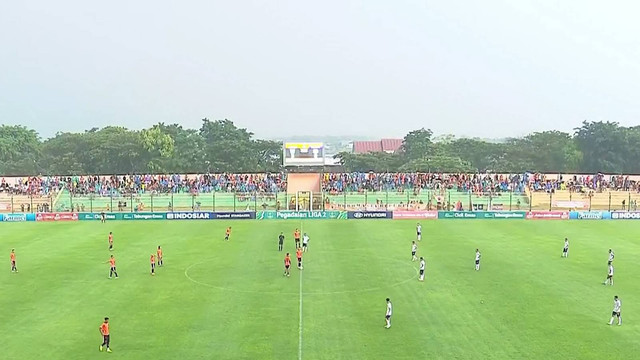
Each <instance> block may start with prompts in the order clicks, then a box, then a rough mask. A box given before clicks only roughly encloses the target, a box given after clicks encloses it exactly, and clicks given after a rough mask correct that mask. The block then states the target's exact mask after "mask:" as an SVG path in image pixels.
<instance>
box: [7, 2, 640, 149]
mask: <svg viewBox="0 0 640 360" xmlns="http://www.w3.org/2000/svg"><path fill="white" fill-rule="evenodd" d="M639 13H640V2H638V1H601V0H598V1H595V0H593V1H592V0H574V1H570V0H563V1H557V0H555V1H525V0H503V1H500V0H493V1H491V0H490V1H442V0H438V1H401V0H393V1H390V0H387V1H380V0H366V1H350V0H325V1H314V2H310V1H302V0H292V1H284V0H276V1H273V0H265V1H242V0H238V1H230V0H227V1H214V0H203V1H171V2H169V1H158V0H156V1H146V0H145V1H142V0H136V1H118V0H112V1H100V2H98V1H86V0H83V1H64V0H62V1H49V0H47V1H28V0H25V1H5V2H3V4H2V5H0V123H3V124H22V125H26V126H29V127H32V128H35V129H36V130H37V131H38V132H39V133H40V134H41V135H42V136H43V137H49V136H52V135H53V134H55V132H57V131H82V130H85V129H89V128H91V127H102V126H106V125H122V126H127V127H130V128H136V129H139V128H142V127H148V126H151V125H153V124H154V123H157V122H165V123H174V122H177V123H180V124H182V125H183V126H185V127H199V126H200V119H201V118H203V117H207V118H209V119H222V118H228V119H231V120H233V121H234V122H235V123H236V124H237V125H239V126H242V127H247V128H249V130H252V131H254V132H255V133H256V135H257V136H259V137H276V138H282V137H286V136H290V135H305V134H327V135H363V136H376V137H393V136H399V137H400V136H403V135H404V134H405V133H406V132H408V131H410V130H412V129H416V128H420V127H425V128H431V129H432V130H433V131H434V132H435V133H436V134H455V135H459V136H478V137H485V138H497V137H505V136H518V135H523V134H526V133H527V132H531V131H541V130H548V129H559V130H565V131H570V130H571V129H573V128H574V127H576V126H579V125H580V123H581V122H582V120H585V119H587V120H611V121H617V122H620V123H621V124H623V125H637V124H639V123H640V121H639V120H640V40H639V39H640V35H639V34H640V21H638V14H639Z"/></svg>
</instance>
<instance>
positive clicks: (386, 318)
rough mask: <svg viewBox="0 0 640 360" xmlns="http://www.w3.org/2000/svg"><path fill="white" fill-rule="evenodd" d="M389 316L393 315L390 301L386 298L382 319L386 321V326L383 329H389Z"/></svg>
mask: <svg viewBox="0 0 640 360" xmlns="http://www.w3.org/2000/svg"><path fill="white" fill-rule="evenodd" d="M391 315H393V305H391V300H389V298H387V312H386V314H385V316H384V319H385V321H386V323H387V324H386V325H385V328H387V329H388V328H390V327H391Z"/></svg>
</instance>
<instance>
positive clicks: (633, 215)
mask: <svg viewBox="0 0 640 360" xmlns="http://www.w3.org/2000/svg"><path fill="white" fill-rule="evenodd" d="M611 219H613V220H640V211H614V212H612V213H611Z"/></svg>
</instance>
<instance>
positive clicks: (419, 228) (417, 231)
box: [416, 223, 422, 241]
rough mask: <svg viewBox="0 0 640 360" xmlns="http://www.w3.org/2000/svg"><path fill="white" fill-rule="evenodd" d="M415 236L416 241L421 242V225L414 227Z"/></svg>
mask: <svg viewBox="0 0 640 360" xmlns="http://www.w3.org/2000/svg"><path fill="white" fill-rule="evenodd" d="M416 235H417V237H418V241H421V240H422V225H420V223H418V225H416Z"/></svg>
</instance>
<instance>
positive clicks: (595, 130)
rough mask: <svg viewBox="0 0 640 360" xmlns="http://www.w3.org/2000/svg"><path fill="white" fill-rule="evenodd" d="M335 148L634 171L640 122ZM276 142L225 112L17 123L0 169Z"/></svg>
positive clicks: (487, 165)
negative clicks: (381, 147)
mask: <svg viewBox="0 0 640 360" xmlns="http://www.w3.org/2000/svg"><path fill="white" fill-rule="evenodd" d="M336 157H337V158H338V159H339V160H340V163H341V164H342V166H343V168H344V170H345V171H349V172H351V171H376V172H397V171H406V172H415V171H418V172H428V171H438V172H509V173H519V172H523V171H534V172H550V173H554V172H558V173H574V172H575V173H596V172H603V173H619V174H640V161H639V160H638V159H640V126H635V127H623V126H620V125H619V124H618V123H615V122H602V121H599V122H587V121H585V122H583V123H582V125H581V126H580V127H578V128H576V129H575V130H574V132H573V133H571V134H570V133H565V132H560V131H543V132H535V133H532V134H529V135H527V136H524V137H519V138H509V139H505V140H504V141H500V142H492V141H486V140H482V139H474V138H455V137H454V136H443V137H439V138H434V136H433V132H432V131H431V130H429V129H424V128H422V129H418V130H414V131H411V132H410V133H408V134H407V135H406V136H405V137H404V141H403V145H402V148H401V150H400V151H398V152H397V153H394V154H387V153H368V154H353V153H350V152H341V153H339V154H338V155H336ZM281 166H282V143H281V142H278V141H271V140H262V139H256V138H255V137H254V134H253V133H252V132H250V131H248V130H247V129H243V128H238V127H237V126H236V125H235V124H234V123H233V122H232V121H230V120H226V119H225V120H214V121H212V120H209V119H203V120H202V125H201V127H200V128H199V129H185V128H183V127H182V126H180V125H178V124H171V125H166V124H164V123H159V124H156V125H154V126H152V127H150V128H147V129H143V130H130V129H127V128H124V127H116V126H108V127H104V128H102V129H98V128H93V129H90V130H87V131H84V132H79V133H73V132H60V133H57V134H56V135H55V136H54V137H52V138H49V139H44V140H43V139H41V138H40V136H39V135H38V133H37V132H36V131H35V130H33V129H29V128H27V127H25V126H9V125H2V126H0V175H3V176H18V175H37V174H55V175H81V174H129V173H203V172H212V173H220V172H236V173H237V172H278V171H281V170H282V168H281Z"/></svg>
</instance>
